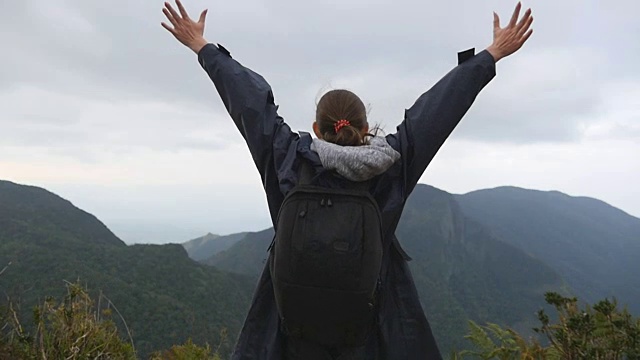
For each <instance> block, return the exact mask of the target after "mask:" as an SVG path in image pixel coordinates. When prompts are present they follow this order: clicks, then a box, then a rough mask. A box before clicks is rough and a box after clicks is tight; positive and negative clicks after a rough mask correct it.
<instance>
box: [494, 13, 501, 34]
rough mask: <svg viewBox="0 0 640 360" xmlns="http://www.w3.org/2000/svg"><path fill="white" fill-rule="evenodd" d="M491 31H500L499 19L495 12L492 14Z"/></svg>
mask: <svg viewBox="0 0 640 360" xmlns="http://www.w3.org/2000/svg"><path fill="white" fill-rule="evenodd" d="M493 29H494V30H498V29H500V17H499V16H498V14H496V12H495V11H494V12H493Z"/></svg>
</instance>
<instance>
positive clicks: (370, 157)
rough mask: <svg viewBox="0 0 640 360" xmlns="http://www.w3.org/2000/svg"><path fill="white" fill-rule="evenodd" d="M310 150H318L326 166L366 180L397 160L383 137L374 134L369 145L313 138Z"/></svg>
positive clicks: (345, 174)
mask: <svg viewBox="0 0 640 360" xmlns="http://www.w3.org/2000/svg"><path fill="white" fill-rule="evenodd" d="M311 150H313V151H315V152H317V153H318V155H319V156H320V161H321V162H322V166H323V167H324V168H325V169H329V170H335V171H337V172H338V174H340V175H342V176H344V177H345V178H347V179H349V180H351V181H366V180H369V179H371V178H373V177H375V176H377V175H380V174H382V173H383V172H385V171H387V169H389V168H390V167H391V165H393V164H394V163H395V162H396V161H398V159H400V153H398V152H397V151H395V150H394V149H393V148H392V147H391V145H389V143H387V140H386V139H385V138H384V137H383V136H375V137H373V138H372V139H371V141H369V144H368V145H361V146H340V145H336V144H333V143H330V142H327V141H324V140H320V139H313V142H312V143H311Z"/></svg>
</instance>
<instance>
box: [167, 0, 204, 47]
mask: <svg viewBox="0 0 640 360" xmlns="http://www.w3.org/2000/svg"><path fill="white" fill-rule="evenodd" d="M176 5H178V10H179V11H180V13H178V12H177V11H175V9H174V8H173V7H172V6H171V4H169V3H168V2H165V3H164V9H162V12H163V13H164V15H165V16H166V17H167V19H168V20H169V22H171V25H173V27H171V26H169V25H167V24H166V23H164V22H163V23H162V26H163V27H164V28H165V29H167V31H169V32H170V33H171V34H173V36H175V37H176V39H178V41H180V42H181V43H182V44H184V45H185V46H187V47H188V48H189V49H191V50H193V51H194V52H195V53H196V54H197V53H198V52H200V49H202V48H203V47H204V46H205V45H207V40H205V38H204V23H205V19H206V17H207V10H204V11H203V12H202V13H201V14H200V18H199V19H198V21H197V22H196V21H193V20H191V18H190V17H189V14H188V13H187V10H185V8H184V6H182V3H181V2H180V0H176Z"/></svg>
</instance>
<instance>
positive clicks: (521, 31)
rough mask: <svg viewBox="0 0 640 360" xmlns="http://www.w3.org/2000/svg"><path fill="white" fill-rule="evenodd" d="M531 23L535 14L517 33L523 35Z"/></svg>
mask: <svg viewBox="0 0 640 360" xmlns="http://www.w3.org/2000/svg"><path fill="white" fill-rule="evenodd" d="M531 24H533V16H531V17H529V18H528V19H527V22H526V23H525V24H524V25H523V26H522V27H520V28H519V29H518V32H517V35H518V36H522V34H524V33H526V32H527V30H529V28H530V27H531Z"/></svg>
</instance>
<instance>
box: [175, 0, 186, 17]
mask: <svg viewBox="0 0 640 360" xmlns="http://www.w3.org/2000/svg"><path fill="white" fill-rule="evenodd" d="M176 5H178V10H180V15H182V18H183V19H188V18H189V14H188V13H187V10H186V9H185V8H184V6H182V2H180V0H176Z"/></svg>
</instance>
